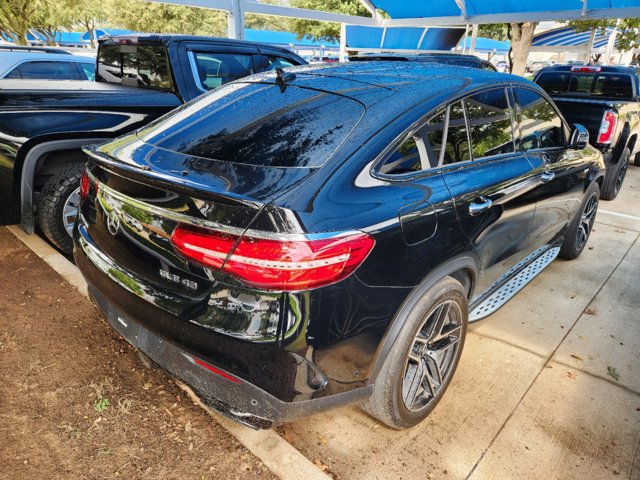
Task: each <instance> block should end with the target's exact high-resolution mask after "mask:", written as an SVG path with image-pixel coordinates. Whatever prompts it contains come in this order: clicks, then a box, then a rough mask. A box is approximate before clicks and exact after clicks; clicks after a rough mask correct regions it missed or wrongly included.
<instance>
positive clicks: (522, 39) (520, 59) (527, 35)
mask: <svg viewBox="0 0 640 480" xmlns="http://www.w3.org/2000/svg"><path fill="white" fill-rule="evenodd" d="M537 26H538V22H512V23H509V27H508V31H509V40H510V42H511V43H510V45H509V65H510V68H511V73H513V74H514V75H524V73H525V67H526V66H527V58H528V57H529V49H530V48H531V43H532V42H533V33H534V32H535V30H536V27H537Z"/></svg>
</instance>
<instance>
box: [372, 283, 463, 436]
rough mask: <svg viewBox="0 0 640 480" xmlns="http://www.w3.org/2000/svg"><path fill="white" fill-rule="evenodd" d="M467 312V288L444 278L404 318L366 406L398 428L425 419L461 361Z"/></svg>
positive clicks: (376, 416) (375, 415) (410, 425)
mask: <svg viewBox="0 0 640 480" xmlns="http://www.w3.org/2000/svg"><path fill="white" fill-rule="evenodd" d="M445 308H447V313H444V310H443V309H445ZM468 316H469V312H468V305H467V296H466V290H465V289H464V287H463V286H462V284H460V282H458V281H457V280H454V279H453V278H451V277H445V278H443V279H442V280H440V281H439V282H438V283H436V284H435V285H434V286H433V287H431V288H430V289H429V290H428V291H427V292H426V293H425V294H424V295H423V296H422V297H421V298H420V299H419V300H418V301H417V302H416V303H415V305H414V306H413V308H412V309H411V311H410V312H409V314H408V315H407V317H406V318H405V320H404V326H403V327H402V330H401V331H400V334H399V335H398V338H397V339H396V341H395V343H394V345H393V347H392V348H391V351H390V352H389V355H388V356H387V358H386V360H385V362H384V364H383V366H382V368H381V370H380V373H379V374H378V377H377V378H376V380H375V384H374V390H373V394H372V395H371V397H370V398H369V399H368V400H367V402H366V403H365V404H364V405H362V407H363V409H364V410H365V411H367V412H368V413H369V414H371V415H372V416H374V417H375V418H377V419H378V420H380V421H381V422H383V423H385V424H386V425H388V426H390V427H391V428H394V429H398V430H400V429H405V428H409V427H413V426H414V425H416V424H418V423H420V422H421V421H422V420H424V419H425V418H426V417H427V416H428V415H429V413H431V411H432V410H433V409H434V408H435V406H436V405H437V404H438V402H439V401H440V399H441V398H442V396H443V395H444V392H445V391H446V389H447V387H448V386H449V383H450V382H451V378H452V377H453V374H454V372H455V370H456V368H457V366H458V362H459V360H460V355H461V354H462V348H463V346H464V341H465V337H466V332H467V322H468ZM438 318H440V319H442V321H441V322H438ZM438 323H439V324H440V328H438V327H437V326H436V325H437V324H438ZM434 327H435V328H434ZM436 330H439V332H436ZM443 332H445V333H446V336H442V334H443ZM418 334H420V336H418ZM438 364H439V367H436V365H438ZM440 372H441V373H440ZM436 373H440V374H439V375H437V374H436ZM438 377H439V378H438ZM412 380H413V382H412ZM416 380H417V381H416ZM430 385H431V386H432V389H429V391H428V390H427V389H428V388H429V386H430Z"/></svg>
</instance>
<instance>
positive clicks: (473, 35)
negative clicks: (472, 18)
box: [469, 23, 478, 55]
mask: <svg viewBox="0 0 640 480" xmlns="http://www.w3.org/2000/svg"><path fill="white" fill-rule="evenodd" d="M477 38H478V24H477V23H476V24H475V25H474V26H473V29H472V30H471V46H470V47H469V55H473V54H475V52H476V39H477Z"/></svg>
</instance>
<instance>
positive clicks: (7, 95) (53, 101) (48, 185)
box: [0, 35, 306, 252]
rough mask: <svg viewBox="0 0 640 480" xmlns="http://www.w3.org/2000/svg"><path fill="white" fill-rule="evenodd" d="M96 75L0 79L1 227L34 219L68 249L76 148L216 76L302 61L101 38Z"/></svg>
mask: <svg viewBox="0 0 640 480" xmlns="http://www.w3.org/2000/svg"><path fill="white" fill-rule="evenodd" d="M96 62H97V65H96V66H97V68H96V81H95V82H86V81H85V82H80V81H43V80H0V225H2V224H12V223H20V224H21V226H22V228H23V229H24V230H25V231H26V232H27V233H33V232H34V231H35V227H36V225H39V227H40V229H41V230H42V232H43V233H44V235H45V236H46V237H47V238H48V239H49V240H50V241H51V242H53V243H54V244H55V245H57V246H58V247H59V248H60V249H61V250H63V251H65V252H70V251H71V248H72V242H71V230H72V228H73V223H74V221H75V218H76V215H77V205H78V201H79V196H78V185H79V180H80V176H81V175H82V171H83V169H84V164H85V156H84V154H83V153H82V151H81V147H82V146H83V145H88V144H97V143H103V142H105V141H108V140H110V139H112V138H114V137H117V136H120V135H122V134H124V133H127V132H129V131H131V130H134V129H136V128H140V127H142V126H145V125H147V124H148V123H149V122H151V121H152V120H154V119H156V118H158V117H160V116H161V115H163V114H165V113H167V112H169V111H170V110H173V109H175V108H176V107H178V106H180V105H182V104H184V103H186V102H188V101H190V100H192V99H194V98H195V97H197V96H199V95H201V94H203V93H205V92H207V91H208V90H212V89H214V88H216V87H218V86H220V85H222V84H224V83H228V82H230V81H233V80H236V79H239V78H241V77H244V76H247V75H251V74H253V73H257V72H263V71H266V70H272V69H275V68H285V67H288V66H293V65H302V64H305V63H306V62H305V61H304V60H303V59H302V58H301V57H299V56H298V55H296V54H294V53H293V52H291V51H289V50H287V49H283V48H279V47H275V46H271V45H265V44H258V43H251V42H243V41H236V40H228V39H221V38H209V37H194V36H174V35H138V36H126V37H112V38H109V39H106V40H102V41H101V42H100V44H99V47H98V54H97V59H96Z"/></svg>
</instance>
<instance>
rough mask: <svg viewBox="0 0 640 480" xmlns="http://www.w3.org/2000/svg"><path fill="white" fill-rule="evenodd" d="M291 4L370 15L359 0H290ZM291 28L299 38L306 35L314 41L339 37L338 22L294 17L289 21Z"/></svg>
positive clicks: (332, 40) (300, 6)
mask: <svg viewBox="0 0 640 480" xmlns="http://www.w3.org/2000/svg"><path fill="white" fill-rule="evenodd" d="M291 6H292V7H297V8H308V9H311V10H322V11H325V12H335V13H346V14H348V15H358V16H361V17H371V12H370V11H369V10H367V9H366V8H365V7H364V5H363V4H362V2H360V0H291ZM291 30H292V31H293V32H294V33H295V34H297V36H298V38H299V39H300V38H303V37H305V36H307V35H308V36H310V37H311V38H312V39H313V40H314V41H316V42H321V41H326V42H335V41H338V40H339V39H340V24H339V23H329V22H318V21H315V20H303V19H294V20H292V21H291Z"/></svg>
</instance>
